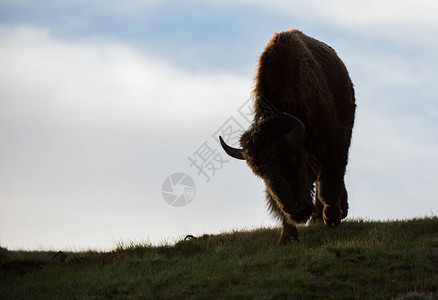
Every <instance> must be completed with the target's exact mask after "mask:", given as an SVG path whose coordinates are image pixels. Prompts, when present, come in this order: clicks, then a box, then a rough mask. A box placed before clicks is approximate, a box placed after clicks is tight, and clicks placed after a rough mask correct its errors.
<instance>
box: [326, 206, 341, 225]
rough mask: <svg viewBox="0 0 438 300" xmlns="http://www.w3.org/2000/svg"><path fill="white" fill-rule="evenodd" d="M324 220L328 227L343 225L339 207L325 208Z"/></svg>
mask: <svg viewBox="0 0 438 300" xmlns="http://www.w3.org/2000/svg"><path fill="white" fill-rule="evenodd" d="M323 219H324V223H325V225H327V226H328V227H336V226H338V225H339V224H341V210H340V208H339V207H330V206H326V207H324V211H323Z"/></svg>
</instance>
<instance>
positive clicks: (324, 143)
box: [220, 29, 356, 243]
mask: <svg viewBox="0 0 438 300" xmlns="http://www.w3.org/2000/svg"><path fill="white" fill-rule="evenodd" d="M253 100H254V120H253V122H252V124H251V126H250V127H249V129H248V130H247V131H246V132H244V133H243V134H242V136H241V137H240V145H241V149H237V148H233V147H231V146H229V145H227V144H226V143H225V142H224V140H223V139H222V137H220V142H221V144H222V147H223V148H224V150H225V152H226V153H227V154H228V155H230V156H232V157H234V158H237V159H244V160H246V162H247V164H248V166H249V167H250V168H251V169H252V171H253V172H254V173H255V174H256V175H257V176H259V177H260V178H262V179H263V180H264V182H265V185H266V198H267V202H268V207H269V209H270V211H271V212H272V213H273V214H274V215H275V216H277V217H278V218H279V219H280V220H281V223H282V232H281V236H280V241H279V243H289V242H292V241H294V240H297V239H298V232H297V229H296V224H298V223H305V222H307V221H308V220H309V218H310V217H312V220H323V221H324V223H325V224H326V225H327V226H329V227H334V226H337V225H338V224H340V222H341V219H343V218H345V217H346V216H347V212H348V196H347V190H346V188H345V183H344V175H345V168H346V166H347V163H348V150H349V147H350V142H351V133H352V129H353V123H354V115H355V110H356V104H355V98H354V89H353V84H352V82H351V79H350V77H349V74H348V71H347V69H346V67H345V65H344V63H343V62H342V61H341V59H340V58H339V57H338V55H337V54H336V52H335V51H334V50H333V49H332V48H331V47H330V46H328V45H326V44H325V43H323V42H320V41H318V40H316V39H313V38H311V37H309V36H307V35H305V34H303V33H302V32H301V31H299V30H295V29H292V30H287V31H283V32H279V33H275V34H274V35H273V36H272V38H271V39H270V41H269V42H268V44H267V46H266V47H265V49H264V51H263V53H262V54H261V56H260V59H259V64H258V69H257V75H256V77H255V88H254V90H253Z"/></svg>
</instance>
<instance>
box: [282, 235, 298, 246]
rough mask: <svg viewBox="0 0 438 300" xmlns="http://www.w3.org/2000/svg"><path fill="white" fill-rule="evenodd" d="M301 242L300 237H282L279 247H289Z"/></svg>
mask: <svg viewBox="0 0 438 300" xmlns="http://www.w3.org/2000/svg"><path fill="white" fill-rule="evenodd" d="M299 241H300V240H299V239H298V237H293V236H283V235H282V236H281V237H280V240H279V241H278V243H277V245H279V246H280V245H287V244H290V243H292V242H294V243H295V242H299Z"/></svg>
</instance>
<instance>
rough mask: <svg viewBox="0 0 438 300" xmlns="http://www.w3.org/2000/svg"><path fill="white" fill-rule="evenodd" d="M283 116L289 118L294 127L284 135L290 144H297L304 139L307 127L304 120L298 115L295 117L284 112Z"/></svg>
mask: <svg viewBox="0 0 438 300" xmlns="http://www.w3.org/2000/svg"><path fill="white" fill-rule="evenodd" d="M283 116H285V117H286V118H287V120H288V122H291V123H292V124H293V129H292V130H291V131H289V132H288V133H286V134H285V135H284V137H285V139H286V141H287V143H288V144H289V145H291V146H295V145H296V144H298V143H299V142H301V140H302V139H303V136H304V133H305V131H306V127H305V126H304V124H303V122H301V120H300V119H298V118H297V117H294V116H292V115H289V114H287V113H283Z"/></svg>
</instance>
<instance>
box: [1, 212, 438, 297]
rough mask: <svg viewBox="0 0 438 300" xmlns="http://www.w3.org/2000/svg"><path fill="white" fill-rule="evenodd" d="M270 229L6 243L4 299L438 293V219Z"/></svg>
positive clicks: (3, 270) (414, 295)
mask: <svg viewBox="0 0 438 300" xmlns="http://www.w3.org/2000/svg"><path fill="white" fill-rule="evenodd" d="M299 233H300V237H301V241H300V242H297V243H294V244H291V245H286V246H277V245H276V242H277V239H278V237H279V229H266V228H261V229H257V230H253V231H236V232H231V233H223V234H220V235H214V236H203V237H199V238H191V239H187V240H182V241H180V242H178V243H176V244H175V245H163V246H159V247H153V246H149V245H125V246H119V247H118V248H117V249H115V250H114V251H111V252H105V253H102V252H92V251H90V252H76V253H67V255H68V256H67V259H66V261H65V262H64V263H55V262H51V261H50V258H51V257H52V256H53V254H54V253H55V252H24V251H8V250H7V249H5V248H0V263H1V265H0V299H29V298H33V299H107V298H120V299H126V298H139V299H149V298H157V299H211V298H223V299H438V218H437V217H431V218H425V219H414V220H406V221H395V222H366V221H355V220H353V221H351V220H350V221H346V222H344V223H342V224H341V225H340V226H339V227H338V228H336V229H329V228H326V227H325V226H323V225H321V224H311V225H309V226H303V227H300V228H299Z"/></svg>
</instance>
